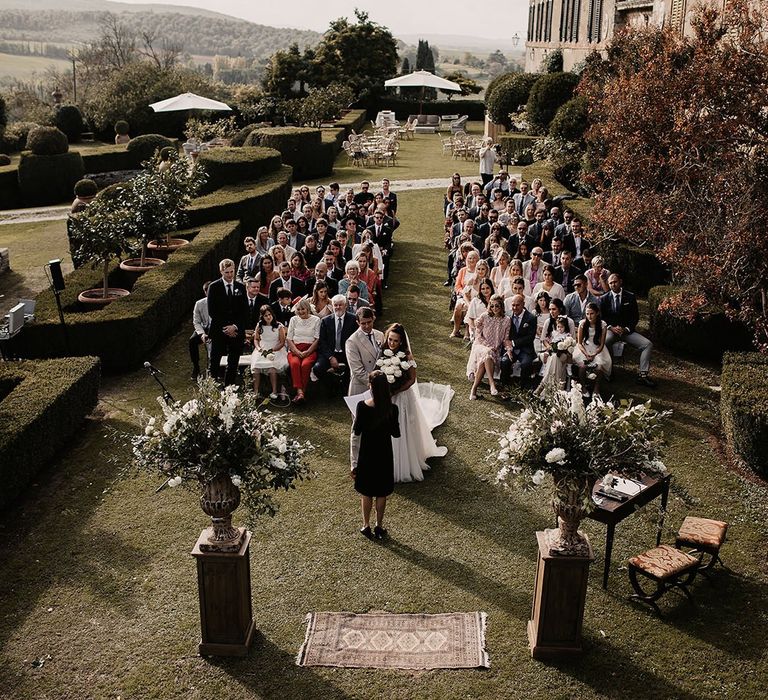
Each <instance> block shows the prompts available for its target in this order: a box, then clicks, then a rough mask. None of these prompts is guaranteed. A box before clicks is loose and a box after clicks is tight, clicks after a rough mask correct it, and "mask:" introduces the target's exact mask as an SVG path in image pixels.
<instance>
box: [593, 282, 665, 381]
mask: <svg viewBox="0 0 768 700" xmlns="http://www.w3.org/2000/svg"><path fill="white" fill-rule="evenodd" d="M608 283H609V285H610V288H611V290H610V292H609V293H608V294H605V295H603V296H602V297H601V298H600V300H599V302H598V304H599V307H600V314H601V316H602V318H603V319H604V320H605V322H606V323H607V324H608V334H607V337H606V341H605V342H606V343H607V345H608V347H612V346H613V344H614V343H615V342H616V341H618V340H620V341H622V342H624V343H627V344H628V345H631V346H632V347H633V348H637V349H638V350H639V351H640V373H639V374H638V375H637V383H638V384H642V385H643V386H647V387H650V388H653V387H655V386H656V382H654V381H653V380H652V379H651V378H650V377H649V376H648V373H649V372H650V371H651V352H652V350H653V343H651V341H650V340H648V338H646V337H645V336H642V335H640V333H638V332H637V331H636V330H635V328H636V327H637V324H638V322H639V320H640V312H639V310H638V308H637V299H636V297H635V295H634V294H632V292H628V291H627V290H626V289H624V285H623V282H622V279H621V275H619V274H617V273H615V272H614V273H613V274H612V275H611V276H610V277H609V279H608Z"/></svg>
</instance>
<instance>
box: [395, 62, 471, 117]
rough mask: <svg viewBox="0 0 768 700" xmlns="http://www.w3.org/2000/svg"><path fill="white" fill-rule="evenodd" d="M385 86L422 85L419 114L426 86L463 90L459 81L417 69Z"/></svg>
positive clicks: (454, 90)
mask: <svg viewBox="0 0 768 700" xmlns="http://www.w3.org/2000/svg"><path fill="white" fill-rule="evenodd" d="M384 87H420V88H421V101H420V102H419V114H421V109H422V104H423V103H424V90H425V89H426V88H435V89H437V90H451V91H453V92H461V86H460V85H459V84H458V83H454V82H453V81H452V80H446V79H445V78H441V77H440V76H439V75H435V74H434V73H430V72H429V71H426V70H417V71H414V72H413V73H408V74H407V75H401V76H398V77H397V78H392V79H391V80H387V81H385V83H384Z"/></svg>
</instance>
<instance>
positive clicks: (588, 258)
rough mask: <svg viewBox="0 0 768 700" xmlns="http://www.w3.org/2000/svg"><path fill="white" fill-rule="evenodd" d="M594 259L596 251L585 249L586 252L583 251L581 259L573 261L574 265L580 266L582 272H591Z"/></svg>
mask: <svg viewBox="0 0 768 700" xmlns="http://www.w3.org/2000/svg"><path fill="white" fill-rule="evenodd" d="M594 257H595V251H594V250H592V248H585V249H584V250H582V251H581V257H580V258H574V259H573V264H574V265H578V266H579V267H580V268H581V269H582V270H591V269H592V259H593V258H594ZM585 274H586V272H585Z"/></svg>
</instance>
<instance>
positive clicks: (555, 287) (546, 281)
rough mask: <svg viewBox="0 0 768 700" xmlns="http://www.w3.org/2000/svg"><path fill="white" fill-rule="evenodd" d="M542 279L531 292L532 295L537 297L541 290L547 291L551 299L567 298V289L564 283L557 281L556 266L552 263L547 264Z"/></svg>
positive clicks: (561, 299)
mask: <svg viewBox="0 0 768 700" xmlns="http://www.w3.org/2000/svg"><path fill="white" fill-rule="evenodd" d="M541 275H542V278H543V279H542V281H541V282H539V283H538V284H537V285H536V286H535V287H534V288H533V291H532V292H531V296H533V297H536V295H537V294H538V293H539V292H546V293H547V294H549V298H550V299H560V301H563V300H564V299H565V289H563V285H562V284H558V283H557V282H555V268H554V267H552V265H545V266H544V271H543V272H542V273H541Z"/></svg>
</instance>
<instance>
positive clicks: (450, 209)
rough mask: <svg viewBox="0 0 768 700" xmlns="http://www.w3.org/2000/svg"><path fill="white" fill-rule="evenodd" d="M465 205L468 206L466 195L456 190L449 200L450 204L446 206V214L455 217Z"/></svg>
mask: <svg viewBox="0 0 768 700" xmlns="http://www.w3.org/2000/svg"><path fill="white" fill-rule="evenodd" d="M465 206H466V203H465V202H464V197H463V196H462V195H461V194H459V193H458V192H456V193H454V195H453V197H452V198H451V200H450V201H449V202H448V204H447V205H446V206H445V216H446V217H449V216H450V217H453V215H454V214H455V213H456V212H457V211H458V210H459V209H464V207H465Z"/></svg>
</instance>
